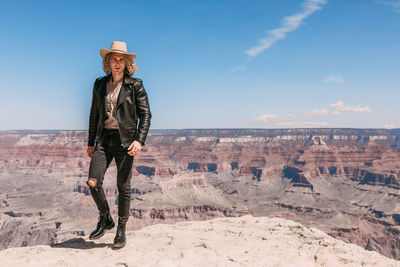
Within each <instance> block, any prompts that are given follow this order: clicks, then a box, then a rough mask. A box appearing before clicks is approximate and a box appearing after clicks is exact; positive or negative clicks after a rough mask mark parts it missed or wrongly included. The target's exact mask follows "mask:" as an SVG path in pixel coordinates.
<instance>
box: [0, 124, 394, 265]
mask: <svg viewBox="0 0 400 267" xmlns="http://www.w3.org/2000/svg"><path fill="white" fill-rule="evenodd" d="M86 144H87V131H78V130H59V131H58V130H54V131H35V130H24V131H23V130H21V131H0V151H1V153H0V249H6V248H11V247H21V246H22V247H23V246H34V245H45V244H56V243H60V242H65V241H66V240H69V239H72V238H76V237H79V236H87V235H88V234H89V233H90V231H91V230H93V229H94V228H95V226H96V223H97V219H98V212H97V210H96V207H95V205H94V202H93V200H92V198H91V196H90V191H89V189H88V186H87V185H86V181H87V173H88V168H89V164H90V158H89V157H88V156H87V154H86V148H87V145H86ZM132 171H133V177H132V181H131V186H132V195H131V208H130V215H131V217H130V219H129V221H128V224H127V228H128V230H130V231H131V230H138V229H142V228H144V227H146V226H150V225H154V224H173V223H176V222H180V221H203V220H209V219H213V218H217V217H239V216H243V215H252V216H254V217H262V216H273V217H280V218H284V219H289V220H292V221H295V222H298V223H301V224H303V225H305V226H307V227H314V228H317V229H319V230H322V231H324V232H325V233H327V234H328V235H330V236H332V237H335V238H337V239H341V240H343V241H345V242H348V243H353V244H356V245H359V246H361V247H362V248H364V249H367V250H373V251H376V252H378V253H380V254H382V255H384V256H386V257H389V258H393V259H396V260H399V259H400V237H399V231H400V202H399V198H400V191H399V189H400V185H399V179H400V129H390V130H389V129H351V128H343V129H334V128H305V129H182V130H150V132H149V135H148V138H147V140H146V145H145V146H143V148H142V151H141V152H140V154H139V155H138V156H137V157H135V160H134V167H133V169H132ZM116 173H117V169H116V166H115V163H114V162H113V163H111V165H110V167H109V169H108V171H107V173H106V176H105V179H104V184H103V185H104V189H105V192H106V195H107V198H108V201H109V204H110V208H111V212H112V216H113V218H114V219H117V217H118V215H117V204H118V191H117V188H116Z"/></svg>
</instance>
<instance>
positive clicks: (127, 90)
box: [117, 76, 132, 109]
mask: <svg viewBox="0 0 400 267" xmlns="http://www.w3.org/2000/svg"><path fill="white" fill-rule="evenodd" d="M127 84H130V82H129V81H128V80H127V77H126V76H125V77H124V79H123V82H122V86H121V90H120V91H119V95H118V100H117V109H118V107H119V106H120V105H121V104H122V102H124V100H125V99H126V98H127V97H128V96H129V95H130V94H132V89H130V88H129V86H128V85H127Z"/></svg>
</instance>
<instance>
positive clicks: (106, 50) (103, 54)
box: [100, 48, 137, 59]
mask: <svg viewBox="0 0 400 267" xmlns="http://www.w3.org/2000/svg"><path fill="white" fill-rule="evenodd" d="M109 53H118V54H122V55H127V56H129V57H132V59H133V58H135V57H136V56H137V55H136V54H132V53H125V52H119V51H113V50H108V49H104V48H102V49H100V56H101V57H102V58H104V57H105V56H106V55H107V54H109Z"/></svg>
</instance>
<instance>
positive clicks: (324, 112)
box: [307, 108, 329, 117]
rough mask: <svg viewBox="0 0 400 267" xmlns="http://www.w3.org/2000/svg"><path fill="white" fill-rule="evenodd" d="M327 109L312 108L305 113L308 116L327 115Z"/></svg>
mask: <svg viewBox="0 0 400 267" xmlns="http://www.w3.org/2000/svg"><path fill="white" fill-rule="evenodd" d="M328 114H329V111H328V110H327V109H326V108H321V109H313V110H311V111H310V112H308V113H307V116H308V117H312V116H323V115H328Z"/></svg>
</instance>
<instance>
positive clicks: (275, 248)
mask: <svg viewBox="0 0 400 267" xmlns="http://www.w3.org/2000/svg"><path fill="white" fill-rule="evenodd" d="M113 238H114V229H113V231H112V232H108V233H107V234H106V235H104V236H103V237H102V238H101V239H100V240H96V241H95V242H93V241H91V240H89V239H88V238H87V237H85V238H77V239H72V240H70V241H67V242H64V243H62V244H60V245H56V246H47V245H42V246H35V247H25V248H11V249H7V250H3V251H0V266H74V267H78V266H93V267H94V266H207V267H211V266H335V267H336V266H385V267H388V266H400V262H399V261H395V260H392V259H388V258H385V257H383V256H381V255H380V254H378V253H376V252H371V251H366V250H364V249H362V248H361V247H358V246H356V245H352V244H346V243H344V242H343V241H340V240H336V239H334V238H332V237H330V236H328V235H327V234H325V233H323V232H321V231H319V230H317V229H314V228H311V229H310V228H307V227H305V226H302V225H301V224H298V223H295V222H293V221H290V220H285V219H281V218H267V217H252V216H250V215H247V216H243V217H239V218H217V219H213V220H208V221H191V222H180V223H176V224H174V225H167V224H159V225H153V226H149V227H146V228H143V229H141V230H139V231H134V232H128V233H127V245H126V246H125V247H124V248H122V249H120V250H112V249H111V248H110V246H111V244H112V241H113Z"/></svg>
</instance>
